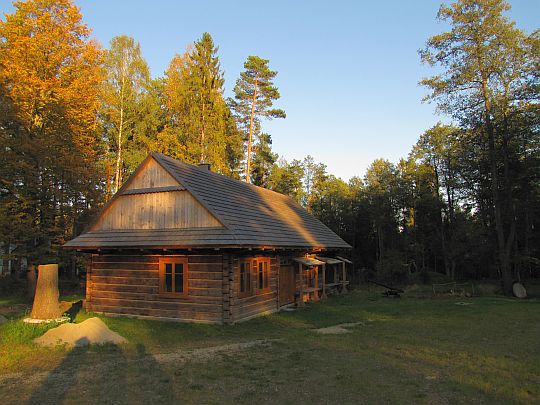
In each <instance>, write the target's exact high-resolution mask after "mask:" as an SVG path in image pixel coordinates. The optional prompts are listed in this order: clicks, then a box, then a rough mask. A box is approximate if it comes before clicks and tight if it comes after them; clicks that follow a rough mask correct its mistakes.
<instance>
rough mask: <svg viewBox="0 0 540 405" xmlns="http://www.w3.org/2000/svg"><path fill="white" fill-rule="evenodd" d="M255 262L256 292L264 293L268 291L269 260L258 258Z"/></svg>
mask: <svg viewBox="0 0 540 405" xmlns="http://www.w3.org/2000/svg"><path fill="white" fill-rule="evenodd" d="M256 262H257V267H256V269H257V290H258V291H264V290H269V289H270V259H269V258H268V257H259V258H257V259H256Z"/></svg>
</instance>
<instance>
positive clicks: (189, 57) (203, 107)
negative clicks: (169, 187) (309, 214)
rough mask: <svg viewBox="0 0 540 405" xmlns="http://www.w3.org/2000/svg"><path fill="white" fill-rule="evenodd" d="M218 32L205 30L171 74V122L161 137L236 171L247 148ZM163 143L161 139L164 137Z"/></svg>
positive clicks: (193, 158)
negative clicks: (228, 90) (226, 93)
mask: <svg viewBox="0 0 540 405" xmlns="http://www.w3.org/2000/svg"><path fill="white" fill-rule="evenodd" d="M217 51H218V48H217V47H216V46H215V45H214V42H213V40H212V37H211V36H210V34H208V33H204V34H203V35H202V37H201V38H200V39H199V40H198V41H197V42H195V43H194V44H193V45H192V46H190V47H188V49H187V50H186V52H185V53H184V54H182V55H176V56H175V57H174V58H173V60H172V61H171V63H170V65H169V68H168V69H167V71H166V73H165V80H164V90H163V92H164V104H165V106H166V108H167V119H166V125H165V128H164V131H163V134H161V136H160V139H161V140H162V141H163V142H164V145H161V146H166V145H170V146H169V147H167V149H172V151H173V154H174V155H175V156H176V157H178V158H180V159H182V160H185V161H187V162H189V163H199V162H203V161H204V162H207V163H210V164H211V165H212V166H213V168H214V170H216V171H217V172H219V173H223V174H226V175H234V174H235V171H236V168H237V166H238V163H239V162H238V159H239V155H240V154H241V150H242V144H241V143H242V141H241V134H240V132H239V131H238V128H237V126H236V123H235V121H234V117H233V116H232V114H231V111H230V108H229V106H228V105H227V104H226V102H225V100H224V98H223V83H224V80H223V73H222V72H221V68H220V65H219V59H218V56H217ZM158 143H159V142H158Z"/></svg>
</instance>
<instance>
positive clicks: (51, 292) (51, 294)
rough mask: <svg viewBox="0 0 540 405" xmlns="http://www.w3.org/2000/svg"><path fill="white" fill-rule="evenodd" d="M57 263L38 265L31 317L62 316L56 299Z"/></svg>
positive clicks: (47, 317)
mask: <svg viewBox="0 0 540 405" xmlns="http://www.w3.org/2000/svg"><path fill="white" fill-rule="evenodd" d="M59 295H60V294H59V292H58V265H57V264H44V265H40V266H38V280H37V286H36V294H35V297H34V305H32V314H31V317H32V318H33V319H56V318H59V317H61V316H62V314H63V312H64V311H63V309H62V308H61V306H60V302H59V301H58V297H59Z"/></svg>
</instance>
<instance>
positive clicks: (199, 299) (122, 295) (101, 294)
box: [92, 290, 222, 306]
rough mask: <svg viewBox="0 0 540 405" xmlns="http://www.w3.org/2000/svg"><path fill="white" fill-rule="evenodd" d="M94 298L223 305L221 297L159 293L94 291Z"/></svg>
mask: <svg viewBox="0 0 540 405" xmlns="http://www.w3.org/2000/svg"><path fill="white" fill-rule="evenodd" d="M92 298H104V299H121V300H146V301H149V302H150V301H160V302H183V303H195V304H197V303H200V304H212V305H217V306H219V305H222V300H221V299H220V298H219V297H208V296H193V295H188V296H186V297H181V298H176V297H168V296H164V295H161V294H159V293H158V292H156V293H152V294H148V293H140V292H118V291H102V290H94V291H93V292H92Z"/></svg>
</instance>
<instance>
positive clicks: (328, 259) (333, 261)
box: [317, 256, 343, 264]
mask: <svg viewBox="0 0 540 405" xmlns="http://www.w3.org/2000/svg"><path fill="white" fill-rule="evenodd" d="M317 259H319V260H322V261H323V262H325V263H326V264H340V263H343V260H339V259H334V258H333V257H322V256H317Z"/></svg>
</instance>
